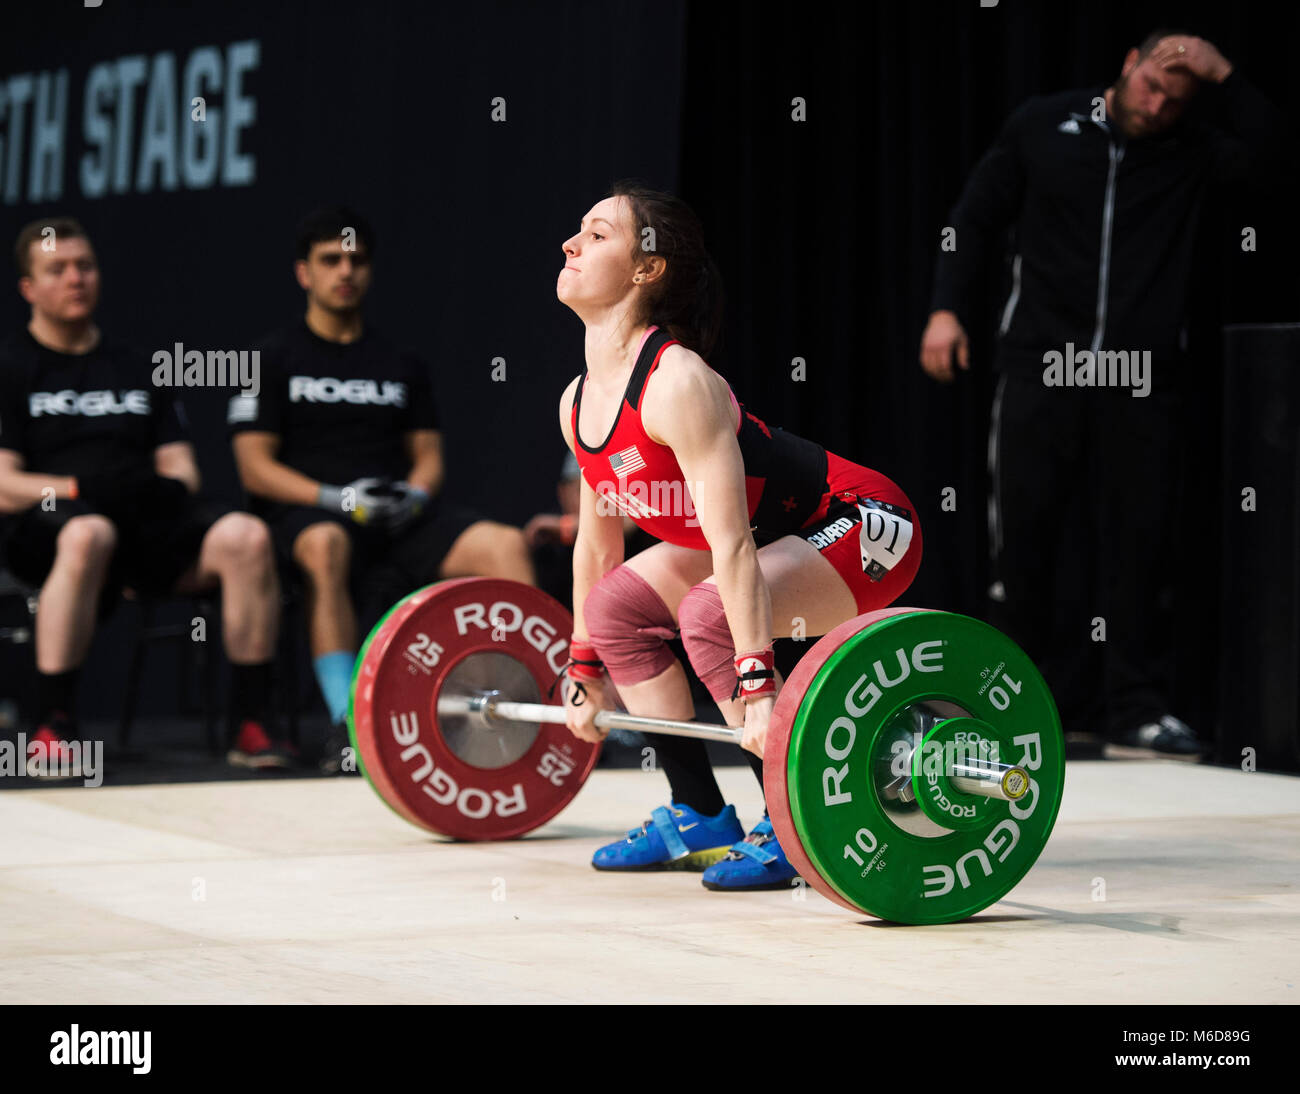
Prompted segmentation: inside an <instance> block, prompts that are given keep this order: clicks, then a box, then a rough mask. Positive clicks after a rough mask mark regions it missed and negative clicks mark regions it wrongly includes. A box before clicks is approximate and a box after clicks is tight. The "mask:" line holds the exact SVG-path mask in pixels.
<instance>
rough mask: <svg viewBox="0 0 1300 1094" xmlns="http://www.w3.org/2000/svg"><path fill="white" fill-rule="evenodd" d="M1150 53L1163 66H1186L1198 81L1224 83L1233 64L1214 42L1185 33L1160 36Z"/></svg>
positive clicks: (1172, 67) (1156, 62) (1183, 67)
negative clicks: (1165, 36)
mask: <svg viewBox="0 0 1300 1094" xmlns="http://www.w3.org/2000/svg"><path fill="white" fill-rule="evenodd" d="M1149 56H1150V59H1151V61H1152V63H1154V64H1156V65H1158V66H1159V67H1160V68H1167V69H1183V70H1185V71H1186V72H1187V73H1188V74H1189V75H1191V76H1194V77H1196V78H1197V79H1198V80H1213V81H1214V82H1215V83H1222V82H1223V81H1224V80H1225V79H1227V77H1228V75H1229V73H1231V72H1232V65H1231V64H1230V63H1229V61H1228V59H1227V58H1226V57H1224V55H1223V54H1222V53H1220V52H1219V51H1218V50H1217V49H1216V48H1215V47H1214V45H1213V43H1211V42H1207V41H1206V40H1205V39H1204V38H1195V37H1192V36H1191V35H1186V34H1172V35H1170V36H1169V37H1168V38H1161V39H1160V41H1159V42H1157V43H1156V47H1155V49H1153V50H1152V51H1151V53H1150V55H1149Z"/></svg>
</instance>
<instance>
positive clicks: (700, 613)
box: [677, 582, 736, 703]
mask: <svg viewBox="0 0 1300 1094" xmlns="http://www.w3.org/2000/svg"><path fill="white" fill-rule="evenodd" d="M677 621H678V623H679V624H680V625H681V628H682V644H683V645H684V646H685V647H686V654H687V656H688V657H689V658H690V659H691V668H693V669H694V670H695V675H696V676H698V677H699V678H700V679H701V680H703V681H704V686H705V687H706V688H708V689H709V694H710V695H712V696H713V701H714V702H716V703H726V702H728V701H729V700H730V699H731V694H732V692H734V691H735V690H736V645H735V640H734V639H733V638H732V637H731V628H730V627H729V626H727V616H726V613H725V612H724V611H723V610H722V597H721V596H720V595H719V594H718V587H717V586H716V585H709V584H707V583H704V582H701V583H700V584H699V585H695V586H692V587H691V589H690V590H689V591H688V592H687V593H686V595H685V596H684V597H682V602H681V604H679V605H678V606H677Z"/></svg>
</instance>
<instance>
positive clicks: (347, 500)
mask: <svg viewBox="0 0 1300 1094" xmlns="http://www.w3.org/2000/svg"><path fill="white" fill-rule="evenodd" d="M399 497H400V495H399V492H398V491H397V490H396V489H395V488H394V487H393V484H392V483H391V482H390V481H389V480H388V479H373V478H372V479H354V480H353V481H352V482H350V483H348V484H347V486H329V485H326V484H325V483H322V484H321V488H320V493H319V494H318V495H317V496H316V504H317V506H318V507H319V508H321V509H328V510H329V511H330V512H331V513H342V514H343V515H344V516H346V517H349V518H351V519H352V520H354V521H356V523H357V524H362V525H366V526H367V527H376V528H383V527H385V526H386V524H387V521H388V519H389V517H390V516H391V515H392V514H393V512H394V511H395V510H396V509H397V505H398V499H399Z"/></svg>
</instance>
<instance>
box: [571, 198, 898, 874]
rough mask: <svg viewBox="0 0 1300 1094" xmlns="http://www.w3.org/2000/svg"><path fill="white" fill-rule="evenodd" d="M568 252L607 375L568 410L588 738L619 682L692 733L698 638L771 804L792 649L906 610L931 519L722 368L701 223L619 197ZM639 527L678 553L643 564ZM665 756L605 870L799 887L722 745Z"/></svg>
mask: <svg viewBox="0 0 1300 1094" xmlns="http://www.w3.org/2000/svg"><path fill="white" fill-rule="evenodd" d="M563 251H564V260H565V261H564V268H563V269H562V270H561V271H560V274H559V278H558V280H557V283H556V295H557V296H558V297H559V299H560V300H561V301H562V302H563V303H565V304H567V305H568V306H569V307H570V308H572V309H573V311H574V312H575V313H576V314H577V315H578V317H579V318H580V319H581V320H582V321H583V324H584V325H585V327H586V341H585V351H586V370H585V371H584V372H583V374H582V375H581V376H579V377H577V378H575V379H574V380H573V381H572V382H571V383H570V384H569V385H568V387H567V388H565V391H564V395H563V397H562V398H561V400H560V428H561V429H562V431H563V433H564V439H565V442H566V443H567V444H568V446H569V448H570V449H571V450H572V451H573V453H574V455H575V456H576V458H577V460H578V465H579V467H580V468H581V469H582V499H581V507H580V511H579V518H578V532H577V541H576V543H575V548H574V556H573V617H574V634H573V639H572V645H571V650H570V657H571V660H570V663H569V666H568V677H569V680H570V682H571V684H570V687H569V688H567V689H566V698H565V708H566V712H567V724H568V726H569V729H570V730H571V731H572V732H573V734H574V735H575V736H576V737H579V738H581V739H583V740H586V741H598V740H600V739H601V737H602V736H603V735H604V734H603V732H602V731H601V730H599V729H597V728H596V727H595V725H594V724H593V719H594V717H595V715H596V713H597V712H598V711H600V710H604V709H609V708H611V707H612V706H613V705H614V699H615V695H614V694H613V691H612V689H611V688H609V687H608V686H607V684H606V682H605V676H606V674H608V679H609V681H612V683H613V687H614V688H615V689H617V697H619V698H621V699H622V701H623V705H624V706H626V708H627V709H628V711H630V712H631V713H633V714H641V715H648V716H652V717H658V718H668V719H675V720H685V721H689V720H690V719H692V718H693V717H694V714H695V711H694V705H693V703H692V700H691V690H690V686H689V684H688V682H687V678H686V673H685V670H684V669H683V667H682V665H681V663H680V662H679V661H678V660H677V658H676V657H675V656H674V655H673V653H672V651H671V650H670V649H669V647H668V645H667V640H669V639H671V638H673V637H674V636H675V635H676V634H677V633H678V632H679V631H680V633H681V638H682V643H683V645H684V647H685V649H686V652H687V655H688V656H689V658H690V661H691V666H692V667H693V668H694V670H695V672H696V673H697V674H698V675H699V677H700V679H701V680H702V681H703V682H704V684H705V685H706V686H707V688H708V690H709V693H710V694H711V695H712V696H713V698H714V700H715V701H716V702H717V704H718V707H719V709H720V710H721V711H722V714H723V716H724V719H725V721H726V722H727V724H728V725H732V726H740V725H743V726H744V745H745V748H746V749H748V750H749V751H750V752H752V753H754V756H753V757H752V758H750V763H751V766H753V767H754V769H755V772H756V773H757V774H758V775H759V781H760V783H761V782H762V768H761V760H759V759H758V757H761V756H762V753H763V744H764V739H765V736H766V733H767V728H768V722H769V719H770V718H771V714H772V706H773V702H774V700H775V696H776V690H777V686H778V683H779V680H778V678H777V675H776V673H775V671H774V668H773V662H772V641H773V637H774V636H776V637H782V636H788V635H790V634H791V633H792V630H794V629H795V628H796V627H797V628H798V629H799V633H801V634H807V635H819V634H824V633H826V632H827V631H829V630H830V629H831V628H832V627H835V626H837V625H838V624H840V623H843V622H844V621H845V620H847V619H850V618H852V617H853V616H855V615H860V614H862V613H863V612H868V611H872V610H874V609H876V608H883V607H885V606H886V605H888V604H890V603H892V602H893V601H894V600H895V599H896V598H897V597H898V596H899V595H900V594H901V593H902V592H903V590H904V589H906V588H907V587H908V585H909V584H910V583H911V581H912V578H913V577H914V576H915V574H916V571H917V567H918V566H919V564H920V561H921V529H920V526H919V524H918V523H917V519H916V511H915V509H914V508H913V506H912V503H911V502H910V501H909V500H908V498H907V496H906V495H905V494H904V493H903V492H902V490H900V489H899V488H898V487H897V486H896V485H895V484H894V483H892V482H891V481H890V480H889V479H887V478H885V476H883V475H881V474H879V473H877V472H875V471H872V470H870V469H868V468H866V467H861V466H859V465H857V464H854V463H850V462H849V461H848V460H845V459H842V458H841V457H839V456H836V455H835V454H834V453H833V452H828V451H827V450H826V449H824V448H822V447H821V446H820V445H818V444H814V443H813V442H812V441H809V440H805V439H804V438H802V437H796V436H794V435H792V434H790V433H787V432H785V431H784V430H781V429H776V428H770V427H769V426H767V425H766V424H764V423H763V421H761V420H760V419H759V418H757V417H755V416H754V415H753V414H752V413H750V412H749V411H747V410H745V408H744V407H743V406H741V405H740V403H739V402H737V400H736V397H735V395H733V394H732V391H731V388H730V386H729V385H728V383H727V381H726V380H724V379H723V378H722V377H721V376H719V375H718V374H717V373H716V372H714V371H713V369H711V368H710V367H709V365H708V364H707V358H708V356H709V353H710V351H711V349H712V347H713V346H714V344H715V342H716V340H717V335H718V333H719V330H720V327H721V311H722V285H721V280H720V278H719V275H718V270H717V267H716V266H715V265H714V263H713V260H712V259H711V258H710V257H709V255H708V253H707V252H706V251H705V249H704V240H703V231H702V229H701V226H700V223H699V221H698V220H697V218H696V217H695V215H694V214H693V213H692V212H691V210H690V209H689V208H688V207H687V206H686V205H685V203H683V202H682V201H680V200H679V199H677V198H675V197H673V196H671V195H669V194H663V193H658V192H656V191H653V190H649V189H646V188H644V187H641V186H639V185H636V184H631V183H618V184H615V186H614V187H613V189H612V190H611V191H610V194H609V195H608V196H607V197H605V198H604V199H603V200H601V201H600V202H598V203H597V204H596V205H595V206H593V207H592V209H591V210H590V211H589V212H588V213H587V215H586V216H585V217H583V218H582V222H581V226H580V230H579V232H578V233H577V234H576V235H574V236H573V237H572V238H571V239H569V240H567V241H566V242H565V243H564V245H563ZM624 513H626V514H627V515H628V516H630V517H631V518H632V520H634V521H635V522H636V523H637V525H639V526H640V527H641V528H642V529H644V530H645V531H646V532H649V533H650V534H651V535H653V536H654V537H655V538H657V539H658V540H659V541H660V542H658V543H656V544H654V545H653V546H651V547H649V548H647V549H646V550H644V551H642V552H641V553H640V554H637V555H634V556H633V557H632V558H629V559H626V560H624V558H623V522H622V516H623V514H624ZM864 521H865V524H864ZM864 528H865V532H864ZM648 736H649V739H650V743H651V745H652V746H653V747H654V749H655V753H654V754H655V756H656V759H657V763H658V766H661V767H662V768H663V770H664V772H665V774H666V775H667V776H668V783H669V786H670V789H671V799H672V800H671V804H670V805H669V806H667V807H666V808H665V807H660V808H658V809H655V810H654V812H653V815H652V816H651V818H650V819H649V820H647V821H646V822H645V823H644V824H642V825H641V827H640V828H636V829H633V830H632V831H630V832H629V833H628V836H627V838H626V839H624V840H620V841H618V842H616V843H612V844H610V845H608V846H606V847H602V848H600V849H599V850H598V851H597V852H596V854H595V857H594V858H593V860H592V865H593V866H595V867H596V868H597V869H599V870H646V869H664V868H678V869H692V868H694V869H702V868H705V867H707V869H706V870H705V873H704V884H705V886H706V887H707V888H710V889H764V888H781V887H785V886H788V885H789V884H790V882H791V880H792V879H793V878H794V877H795V871H794V870H793V869H792V867H791V866H790V864H789V862H788V860H787V859H786V857H785V854H784V853H783V852H782V850H781V848H780V845H779V843H778V841H777V840H776V838H775V836H774V834H773V831H772V825H771V822H770V821H769V820H768V818H767V816H766V815H765V816H764V817H763V819H762V820H761V821H760V822H759V823H758V825H757V826H756V827H755V828H754V830H753V831H752V832H750V833H749V835H748V836H745V835H744V831H743V829H742V828H741V826H740V822H739V821H738V820H737V817H736V810H735V807H734V806H732V805H728V804H726V803H725V802H724V801H723V800H722V794H721V791H720V790H719V789H718V784H717V781H716V780H715V779H714V776H713V770H712V767H711V766H710V763H709V760H708V758H707V754H706V752H705V745H704V742H703V741H701V740H698V739H694V738H681V737H668V736H661V735H648Z"/></svg>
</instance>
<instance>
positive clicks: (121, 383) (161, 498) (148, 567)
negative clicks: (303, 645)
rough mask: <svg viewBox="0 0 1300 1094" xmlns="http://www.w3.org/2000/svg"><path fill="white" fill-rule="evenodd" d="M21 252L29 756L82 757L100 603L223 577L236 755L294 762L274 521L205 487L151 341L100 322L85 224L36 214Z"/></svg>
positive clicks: (13, 458) (13, 345) (17, 344)
mask: <svg viewBox="0 0 1300 1094" xmlns="http://www.w3.org/2000/svg"><path fill="white" fill-rule="evenodd" d="M14 256H15V259H16V261H17V265H18V273H19V281H18V287H19V291H20V292H21V293H22V295H23V297H24V299H26V300H27V302H28V303H29V304H30V305H31V309H32V311H31V321H30V322H29V323H28V325H27V328H26V329H25V330H23V331H21V332H19V333H18V334H17V335H16V336H14V337H12V338H10V339H9V340H8V341H7V342H6V343H5V344H4V346H3V347H0V544H2V545H3V554H4V555H5V557H6V560H7V563H8V565H9V567H10V568H11V569H12V570H13V571H14V573H16V574H17V575H18V576H19V577H20V578H22V579H23V580H25V581H27V582H28V583H29V584H32V585H38V586H40V590H41V592H40V608H39V610H38V612H37V616H36V668H37V674H38V677H37V719H36V725H37V729H36V732H35V734H34V735H33V738H32V740H31V742H30V744H29V757H28V767H29V770H31V771H32V772H33V773H37V774H45V773H49V772H50V771H52V770H60V767H61V761H62V760H65V759H66V760H68V761H75V756H76V755H77V750H74V749H71V748H69V747H68V744H67V739H68V738H69V737H71V736H73V735H74V734H75V731H76V721H75V697H76V682H77V674H78V671H79V668H80V666H81V664H82V662H83V661H84V660H85V657H86V652H87V650H88V649H89V647H90V641H91V637H92V635H93V632H94V626H95V620H96V617H97V614H101V613H105V612H107V611H108V610H111V607H112V605H113V604H114V603H116V601H117V599H118V598H119V597H120V595H121V592H122V590H123V589H124V588H127V587H129V588H131V589H134V590H136V591H137V592H141V593H146V594H163V595H167V594H172V593H185V592H196V591H200V590H202V589H205V588H210V587H212V586H214V585H216V584H220V587H221V595H222V621H223V629H224V637H225V647H226V652H227V654H228V655H229V658H230V662H231V664H232V666H233V695H232V703H231V719H232V721H231V725H232V729H233V731H234V732H233V739H232V742H231V747H230V751H229V753H228V758H229V759H230V761H231V762H232V763H235V764H240V765H243V766H248V767H254V768H259V769H260V768H268V767H284V766H287V765H288V763H289V762H290V755H289V750H288V748H287V746H285V745H283V744H277V743H274V742H273V741H272V740H271V739H270V737H269V736H268V734H267V731H266V725H267V719H266V713H267V708H268V700H269V692H270V683H269V680H270V659H271V656H272V653H273V651H274V649H275V636H276V628H277V625H278V618H279V584H278V581H277V578H276V572H275V560H274V556H273V554H272V550H271V540H270V535H269V533H268V530H267V527H266V525H265V524H264V523H263V522H262V521H260V520H258V519H257V518H256V517H254V516H251V515H250V514H248V513H236V512H232V511H231V510H230V507H229V506H221V505H216V504H213V503H209V502H203V501H200V500H199V499H198V498H197V497H196V495H197V493H198V490H199V472H198V467H197V465H196V463H195V459H194V450H193V447H192V446H191V445H190V442H189V441H188V440H187V439H186V428H185V417H184V412H183V410H182V407H181V404H180V402H179V401H178V400H177V399H175V397H174V396H173V393H172V392H171V390H170V389H168V388H165V387H155V386H154V385H153V382H152V379H153V378H152V365H151V363H150V361H149V358H148V356H147V355H145V354H142V353H137V352H132V351H131V350H130V349H129V348H128V347H127V346H125V345H123V344H122V343H120V342H117V341H114V340H110V339H107V338H103V337H102V336H101V335H100V332H99V329H98V327H96V325H95V323H94V319H93V316H94V311H95V305H96V303H97V302H98V297H99V270H98V266H97V264H96V261H95V252H94V250H93V249H92V247H91V245H90V240H89V239H87V238H86V235H85V232H84V231H83V230H82V229H81V227H80V225H78V224H77V223H76V221H74V220H70V219H68V218H54V219H49V220H42V221H36V222H35V223H33V224H29V225H28V226H27V227H26V228H24V229H23V230H22V232H20V233H19V236H18V240H17V243H16V245H15V251H14ZM42 752H43V753H45V755H44V756H43V757H42V756H41V755H40V754H41V753H42ZM61 773H62V774H69V773H72V772H69V771H68V770H67V766H64V767H63V768H62V771H61Z"/></svg>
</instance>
